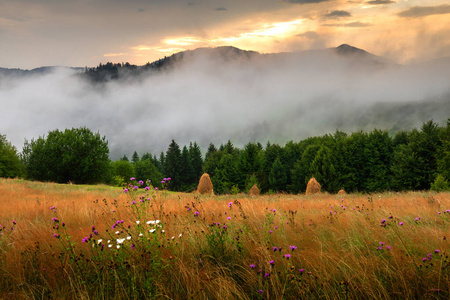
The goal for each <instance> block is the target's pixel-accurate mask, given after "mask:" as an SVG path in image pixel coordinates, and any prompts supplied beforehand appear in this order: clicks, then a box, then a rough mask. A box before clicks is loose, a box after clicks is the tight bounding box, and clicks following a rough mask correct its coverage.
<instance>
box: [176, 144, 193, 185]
mask: <svg viewBox="0 0 450 300" xmlns="http://www.w3.org/2000/svg"><path fill="white" fill-rule="evenodd" d="M179 176H180V180H181V187H182V190H188V189H189V188H191V187H193V186H195V184H196V182H195V173H194V168H193V167H192V162H191V157H190V156H189V150H188V148H187V147H186V146H184V147H183V150H182V151H181V157H180V172H179Z"/></svg>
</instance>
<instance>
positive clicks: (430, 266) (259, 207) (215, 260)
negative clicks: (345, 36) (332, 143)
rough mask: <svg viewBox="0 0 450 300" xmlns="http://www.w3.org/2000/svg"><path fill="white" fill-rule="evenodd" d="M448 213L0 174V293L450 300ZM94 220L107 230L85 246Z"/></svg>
mask: <svg viewBox="0 0 450 300" xmlns="http://www.w3.org/2000/svg"><path fill="white" fill-rule="evenodd" d="M140 196H143V197H144V198H139V197H140ZM148 197H150V198H151V200H150V201H144V202H139V200H143V199H147V198H148ZM103 199H105V200H104V201H103ZM114 199H116V200H117V201H115V200H114ZM132 201H135V202H136V204H132ZM230 202H233V204H231V205H230V204H229V203H230ZM52 206H55V207H56V212H55V211H53V210H50V207H52ZM447 209H450V194H449V193H440V194H436V193H430V192H415V193H383V194H377V195H344V196H342V195H313V196H304V195H271V196H260V197H256V198H249V197H248V196H246V195H236V196H215V197H210V196H208V197H203V196H200V197H199V196H198V195H194V194H182V193H180V194H177V193H166V192H161V191H160V192H158V193H155V192H152V193H151V194H150V195H149V196H146V194H145V193H144V192H139V194H136V195H134V196H133V197H130V195H125V194H123V192H122V189H120V188H111V187H107V186H76V185H59V184H53V183H38V182H28V181H21V180H7V179H0V224H2V225H3V227H4V230H3V231H2V233H3V236H2V237H1V238H0V253H1V257H0V258H1V260H0V261H1V264H2V265H1V266H0V267H1V269H2V270H3V271H2V272H0V277H1V279H2V280H0V282H2V287H1V289H0V291H2V292H0V297H7V298H21V297H23V298H33V297H46V296H49V297H50V296H53V297H69V298H70V297H81V298H83V297H84V298H92V297H93V298H128V297H130V298H133V297H146V298H158V297H160V296H162V295H165V296H167V297H169V298H180V297H181V298H187V297H188V296H192V297H195V298H219V299H220V298H222V299H225V298H227V299H230V298H242V299H252V298H258V297H263V298H271V299H272V298H283V297H284V298H288V299H289V298H296V297H298V296H303V297H305V298H319V297H322V298H346V297H349V298H361V299H362V298H367V297H370V298H380V299H381V298H395V297H399V298H409V299H414V298H434V297H437V296H439V295H441V296H442V297H448V296H449V293H448V292H449V270H448V266H449V261H448V258H447V253H448V252H449V251H450V249H449V246H448V241H447V239H444V237H446V236H448V237H449V238H450V232H449V229H450V213H446V212H445V211H446V210H447ZM195 212H198V216H196V213H195ZM438 212H440V214H439V213H438ZM55 217H57V218H58V220H59V225H61V223H62V222H64V223H65V226H64V228H62V227H59V229H55V225H56V224H55V222H52V218H55ZM416 218H417V219H416ZM155 219H159V220H161V224H163V227H161V228H159V227H156V232H155V233H149V232H148V230H149V229H153V228H154V227H152V226H151V225H147V224H145V222H146V221H148V220H155ZM383 219H385V220H386V222H384V224H387V226H386V227H383V226H381V225H382V224H383V223H382V220H383ZM117 220H123V221H124V223H121V224H119V225H117V227H115V228H114V229H113V228H112V226H114V224H115V223H116V221H117ZM138 220H139V221H140V224H136V221H138ZM12 221H15V222H16V223H17V224H16V225H13V224H12ZM218 224H220V225H218ZM92 226H95V228H96V230H98V232H99V235H98V236H95V235H94V236H93V237H92V238H90V239H89V241H88V242H87V243H82V242H81V241H82V239H83V237H88V236H89V234H92V232H93V229H92ZM128 226H129V227H128ZM223 226H226V228H224V227H223ZM11 227H12V228H14V230H13V231H11V230H10V228H11ZM162 228H163V229H162ZM116 230H117V231H118V232H119V233H118V234H117V235H116V234H115V232H116ZM162 230H164V232H162ZM55 233H57V234H59V235H60V238H54V237H53V235H54V234H55ZM139 233H144V237H143V238H142V239H141V238H140V237H138V234H139ZM180 234H182V237H181V238H180V237H179V235H180ZM126 236H131V240H130V241H126V242H125V243H124V244H122V245H119V246H121V248H120V249H117V248H116V246H117V243H115V241H114V240H115V239H116V238H125V237H126ZM63 237H64V238H67V240H64V239H63ZM69 237H70V238H69ZM172 237H173V239H172ZM100 238H102V240H103V243H105V250H103V251H101V250H99V247H98V245H97V243H98V240H99V239H100ZM108 239H109V240H111V241H112V242H111V244H113V245H112V246H113V247H112V248H108V244H106V242H105V241H106V240H108ZM69 240H70V242H72V243H73V244H72V246H70V247H69V246H68V245H69V243H68V242H66V241H69ZM36 242H39V244H36ZM380 242H381V243H385V244H380ZM132 243H133V247H132V246H131V244H132ZM92 245H94V246H92ZM290 246H296V247H298V248H297V249H296V250H294V251H291V250H290V249H289V247H290ZM387 246H389V247H387ZM273 247H277V249H279V248H282V250H281V251H279V250H276V251H274V248H273ZM380 247H381V248H380ZM68 248H70V250H67V249H68ZM131 248H133V249H131ZM378 248H380V249H378ZM435 250H439V253H435ZM71 251H73V255H72V254H71V253H72V252H71ZM151 253H153V254H154V255H155V256H150V257H147V256H148V255H151ZM286 254H290V255H291V257H290V258H287V257H285V255H286ZM428 254H429V256H427V255H428ZM146 257H147V259H144V258H146ZM428 257H430V258H431V259H428ZM424 259H425V260H424ZM77 260H81V261H84V260H85V261H86V263H87V264H85V265H83V267H82V268H81V267H80V266H79V265H78V263H77ZM271 261H273V265H272V264H271V263H270V262H271ZM109 263H113V266H112V267H109V269H108V271H105V270H104V269H103V267H104V266H105V265H108V264H109ZM253 264H254V265H255V268H254V269H252V268H250V267H249V266H250V265H253ZM130 265H131V266H130ZM121 266H123V268H122V269H121ZM127 266H128V267H127ZM77 268H80V269H77ZM99 270H102V271H101V272H100V271H99ZM130 270H134V271H130ZM158 270H159V271H158ZM161 270H164V271H162V272H161ZM301 270H303V271H301ZM119 271H120V272H119ZM159 272H161V274H159ZM156 273H157V274H159V275H158V276H156V275H155V276H150V274H156ZM30 274H31V275H30ZM266 274H269V275H267V277H266ZM144 278H146V279H145V280H144ZM149 278H150V279H149ZM38 279H39V280H38ZM149 280H150V281H149ZM86 282H97V284H96V285H94V286H92V285H89V284H87V283H86ZM117 285H119V286H120V288H114V289H113V290H111V288H110V287H111V286H114V287H117ZM258 291H262V292H258ZM2 293H3V294H2ZM158 295H159V296H158Z"/></svg>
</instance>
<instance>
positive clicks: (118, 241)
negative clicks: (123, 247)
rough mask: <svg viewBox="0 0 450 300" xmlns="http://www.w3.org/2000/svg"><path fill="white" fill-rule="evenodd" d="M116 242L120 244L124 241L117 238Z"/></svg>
mask: <svg viewBox="0 0 450 300" xmlns="http://www.w3.org/2000/svg"><path fill="white" fill-rule="evenodd" d="M116 242H117V244H122V243H123V242H125V239H117V240H116Z"/></svg>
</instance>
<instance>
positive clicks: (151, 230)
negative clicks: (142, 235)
mask: <svg viewBox="0 0 450 300" xmlns="http://www.w3.org/2000/svg"><path fill="white" fill-rule="evenodd" d="M155 230H156V229H150V230H149V231H148V232H150V233H153V232H155Z"/></svg>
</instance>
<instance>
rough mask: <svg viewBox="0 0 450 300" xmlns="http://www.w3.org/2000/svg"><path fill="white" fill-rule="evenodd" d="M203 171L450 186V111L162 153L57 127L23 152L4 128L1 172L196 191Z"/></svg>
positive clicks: (358, 185)
mask: <svg viewBox="0 0 450 300" xmlns="http://www.w3.org/2000/svg"><path fill="white" fill-rule="evenodd" d="M203 173H208V174H209V175H210V177H211V181H212V183H213V186H214V192H215V193H216V194H237V193H240V192H248V190H249V189H250V188H251V187H252V186H253V185H255V184H256V185H257V186H258V188H259V189H260V191H261V192H262V193H266V194H267V193H268V194H271V193H292V194H297V193H304V192H305V190H306V184H307V182H308V180H309V179H310V178H311V177H315V178H316V180H317V181H318V182H319V183H320V184H321V186H322V190H323V191H326V192H329V193H336V192H337V191H339V190H341V189H344V190H345V191H346V192H363V193H374V192H382V191H417V190H429V189H433V190H436V191H442V190H449V181H450V119H448V120H447V124H446V126H440V125H439V124H437V123H435V122H434V121H432V120H430V121H428V122H425V123H423V124H422V126H421V127H420V128H419V129H413V130H410V131H398V132H396V133H395V134H391V133H389V132H388V131H386V130H379V129H373V130H372V131H371V132H363V131H358V132H353V133H345V132H342V131H336V132H334V133H333V134H325V135H323V136H316V137H310V138H307V139H304V140H301V141H298V142H295V141H289V142H287V143H286V144H285V145H284V146H281V145H278V144H272V143H270V142H269V143H267V144H266V145H265V146H263V145H262V144H261V143H259V142H249V143H247V144H246V145H245V146H244V147H243V148H238V147H235V146H234V145H233V143H232V141H228V142H227V143H225V144H221V145H220V146H216V145H214V144H212V143H211V144H210V145H209V147H208V148H207V150H206V151H205V155H203V154H202V150H201V148H200V146H199V145H198V144H197V142H192V143H190V144H189V145H184V146H183V147H181V146H180V145H178V143H177V142H176V141H175V140H172V142H171V143H170V145H169V146H168V148H167V151H166V152H165V153H164V152H161V153H160V154H159V156H157V155H155V154H152V153H143V154H141V155H139V154H138V153H137V152H136V151H134V153H133V154H132V156H131V158H128V157H127V156H126V155H124V156H123V157H122V158H121V159H119V160H115V161H111V160H110V158H109V150H108V142H107V140H106V137H101V136H100V134H99V133H93V132H92V131H90V130H89V129H88V128H73V129H66V130H65V131H59V130H55V131H51V132H49V133H48V134H47V135H46V136H43V137H39V138H38V139H36V140H31V141H26V142H25V145H24V147H23V150H22V152H21V153H19V152H18V151H17V150H16V148H15V147H14V146H12V145H11V143H9V142H8V140H7V137H6V135H0V177H9V178H13V177H22V178H26V179H30V180H37V181H49V182H57V183H69V182H70V183H75V184H95V183H106V184H110V185H115V186H123V185H125V184H126V183H127V182H128V181H129V178H131V177H136V178H137V179H138V180H147V179H149V180H151V182H152V186H153V187H155V188H161V187H162V186H163V185H164V188H167V189H168V190H172V191H182V192H192V191H194V190H195V189H196V188H197V185H198V181H199V178H200V177H201V175H202V174H203ZM164 178H171V181H170V182H166V181H165V180H163V179H164ZM143 187H145V185H144V186H143Z"/></svg>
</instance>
